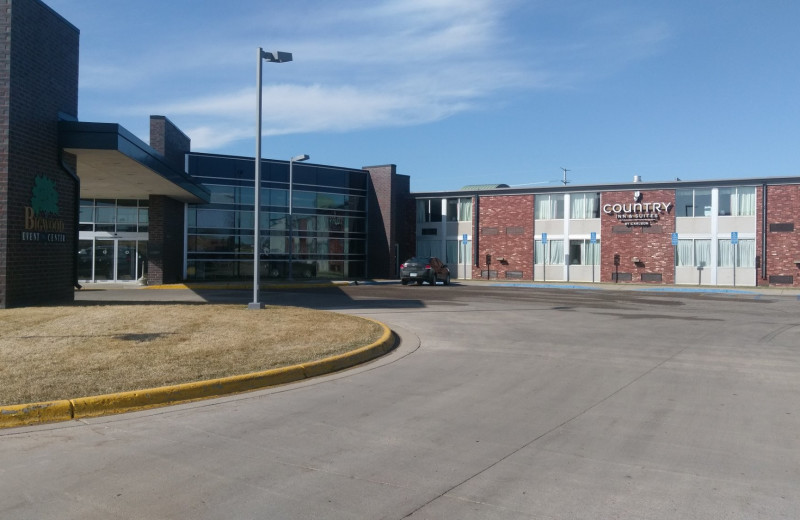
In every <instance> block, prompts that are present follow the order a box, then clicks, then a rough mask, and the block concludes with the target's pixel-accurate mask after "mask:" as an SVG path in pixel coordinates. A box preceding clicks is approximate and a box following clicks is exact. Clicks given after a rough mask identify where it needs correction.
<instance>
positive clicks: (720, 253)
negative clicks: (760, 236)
mask: <svg viewBox="0 0 800 520" xmlns="http://www.w3.org/2000/svg"><path fill="white" fill-rule="evenodd" d="M738 246H739V247H738V249H737V247H736V244H732V243H731V241H730V239H728V238H726V239H724V240H722V239H721V240H718V241H717V265H719V267H733V264H734V257H735V258H736V267H755V266H756V241H755V240H753V239H740V240H739V244H738Z"/></svg>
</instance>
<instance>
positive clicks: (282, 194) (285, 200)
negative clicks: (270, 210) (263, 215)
mask: <svg viewBox="0 0 800 520" xmlns="http://www.w3.org/2000/svg"><path fill="white" fill-rule="evenodd" d="M266 192H267V196H266V197H264V203H265V204H267V205H269V206H279V207H282V208H288V207H289V190H279V189H275V188H270V189H268V190H266ZM292 195H294V193H292Z"/></svg>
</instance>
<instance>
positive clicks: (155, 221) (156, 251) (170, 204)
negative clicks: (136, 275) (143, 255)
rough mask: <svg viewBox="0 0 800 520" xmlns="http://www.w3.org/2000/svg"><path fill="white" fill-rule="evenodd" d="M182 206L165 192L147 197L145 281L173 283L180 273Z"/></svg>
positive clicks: (181, 266) (155, 283)
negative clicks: (164, 193)
mask: <svg viewBox="0 0 800 520" xmlns="http://www.w3.org/2000/svg"><path fill="white" fill-rule="evenodd" d="M183 208H184V205H183V203H182V202H179V201H177V200H175V199H171V198H169V197H166V196H164V195H151V196H150V223H149V230H150V232H149V240H148V244H147V254H148V263H147V266H148V267H147V283H148V284H152V285H157V284H164V283H176V282H178V281H180V280H181V277H182V273H183V215H184V211H183Z"/></svg>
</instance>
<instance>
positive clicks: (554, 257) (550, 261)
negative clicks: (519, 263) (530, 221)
mask: <svg viewBox="0 0 800 520" xmlns="http://www.w3.org/2000/svg"><path fill="white" fill-rule="evenodd" d="M533 245H534V251H533V257H534V263H536V264H537V265H542V264H545V265H563V264H564V241H563V240H548V241H547V243H546V244H543V243H542V241H541V240H535V241H534V243H533Z"/></svg>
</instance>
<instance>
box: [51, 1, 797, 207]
mask: <svg viewBox="0 0 800 520" xmlns="http://www.w3.org/2000/svg"><path fill="white" fill-rule="evenodd" d="M45 2H46V3H47V4H48V5H49V6H51V7H52V8H53V9H55V10H56V11H57V12H59V13H60V14H61V15H62V16H64V17H65V18H66V19H67V20H69V21H70V22H71V23H73V24H74V25H75V26H77V27H78V28H79V29H80V30H81V59H80V94H79V95H80V98H79V114H78V115H79V118H80V119H81V120H82V121H101V122H117V123H120V124H122V125H123V126H124V127H125V128H127V129H128V130H130V131H132V132H133V133H134V134H136V135H137V136H139V137H140V138H142V139H143V140H145V141H147V140H148V133H149V116H150V115H151V114H158V115H164V116H167V117H168V118H169V119H171V120H172V121H173V122H174V123H175V124H177V125H178V126H179V127H180V128H181V129H182V130H183V131H184V132H186V134H187V135H189V137H190V138H191V139H192V149H193V150H195V151H202V152H212V153H223V154H233V155H244V156H250V157H252V156H253V155H254V153H255V125H256V117H255V106H256V101H255V100H256V97H255V90H256V63H257V58H256V56H257V48H258V47H263V48H264V49H265V50H281V51H287V52H291V53H293V55H294V61H293V62H291V63H284V64H274V63H264V65H263V78H264V79H263V81H264V91H263V92H264V108H263V132H264V134H263V135H264V139H263V144H262V147H263V148H262V150H263V151H262V155H263V157H267V158H275V159H285V160H288V158H289V157H291V156H294V155H298V154H302V153H306V154H309V155H310V156H311V161H310V162H313V163H318V164H333V165H337V166H348V167H355V168H360V167H362V166H371V165H379V164H388V163H393V164H396V165H397V168H398V172H399V173H404V174H408V175H410V176H411V188H412V190H413V191H439V190H455V189H458V188H460V187H461V186H463V185H466V184H483V183H500V182H504V183H507V184H510V185H547V184H557V183H558V182H560V180H561V178H562V171H561V168H567V169H569V170H570V171H569V172H568V179H569V180H570V182H571V183H573V184H589V183H606V182H629V181H630V180H631V179H632V178H633V176H634V175H641V176H642V178H643V180H645V181H661V180H672V179H674V178H676V177H680V178H681V179H683V180H697V179H715V178H737V177H756V176H796V175H800V146H798V139H799V138H800V37H798V35H797V27H796V26H797V23H798V21H800V2H793V1H778V0H774V1H773V0H752V1H733V0H726V1H721V0H720V1H717V0H707V1H697V0H693V1H684V0H671V1H667V2H653V1H636V0H632V1H604V2H597V1H592V0H587V1H572V0H563V1H544V0H337V1H336V2H328V1H319V0H292V1H291V2H289V1H274V0H258V1H255V0H231V1H230V2H201V1H189V0H169V1H165V0H136V1H131V0H126V1H123V0H79V1H78V0H45Z"/></svg>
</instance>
